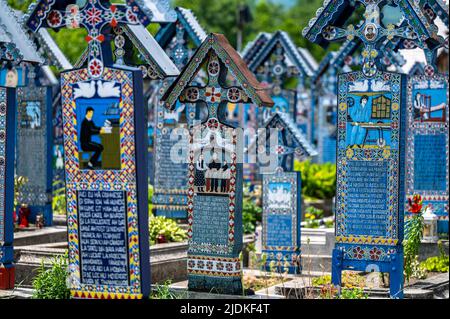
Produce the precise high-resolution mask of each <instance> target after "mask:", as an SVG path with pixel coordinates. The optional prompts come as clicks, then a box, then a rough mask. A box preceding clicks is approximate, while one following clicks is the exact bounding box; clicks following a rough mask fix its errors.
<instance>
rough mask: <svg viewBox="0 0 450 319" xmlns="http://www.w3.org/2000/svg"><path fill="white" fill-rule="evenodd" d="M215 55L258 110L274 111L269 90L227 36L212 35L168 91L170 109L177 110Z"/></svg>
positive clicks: (167, 104) (166, 93)
mask: <svg viewBox="0 0 450 319" xmlns="http://www.w3.org/2000/svg"><path fill="white" fill-rule="evenodd" d="M211 50H212V51H213V52H214V53H215V54H216V55H217V56H218V57H219V59H220V60H221V62H222V63H224V65H225V66H226V67H227V69H228V71H229V72H231V74H232V75H233V77H234V78H235V81H236V83H237V85H240V86H241V87H242V89H243V90H244V91H245V93H246V94H247V96H248V97H249V98H250V99H251V103H253V104H256V105H258V106H266V107H272V106H273V105H274V102H273V101H272V99H271V98H270V96H269V95H268V92H267V88H266V87H265V86H263V85H262V84H261V83H259V81H258V80H257V79H256V77H255V75H254V74H253V73H252V72H251V71H250V70H249V68H248V67H247V65H246V64H245V62H244V60H242V58H241V56H240V55H239V53H238V52H237V51H236V50H235V49H234V48H233V47H232V46H231V45H230V43H229V42H228V40H227V39H226V38H225V36H224V35H222V34H218V33H211V34H210V35H209V36H208V37H207V38H206V40H205V41H203V43H202V45H201V46H200V47H199V48H198V49H197V51H196V52H195V54H194V55H193V56H192V58H191V59H190V61H189V63H188V64H187V65H186V67H185V68H184V69H183V71H182V72H181V74H180V75H179V76H178V78H177V79H176V80H175V81H174V82H173V83H172V84H171V86H170V87H169V88H168V89H167V91H166V92H165V94H164V96H163V97H162V101H164V102H165V107H166V108H167V109H170V110H173V108H174V107H175V103H176V102H177V101H178V99H179V97H180V96H181V95H182V93H183V91H184V89H185V88H186V87H187V86H188V85H189V84H190V83H191V81H192V80H193V79H194V78H195V76H196V75H197V74H198V73H199V72H200V69H201V66H202V65H203V64H204V63H206V61H207V59H208V53H209V52H210V51H211Z"/></svg>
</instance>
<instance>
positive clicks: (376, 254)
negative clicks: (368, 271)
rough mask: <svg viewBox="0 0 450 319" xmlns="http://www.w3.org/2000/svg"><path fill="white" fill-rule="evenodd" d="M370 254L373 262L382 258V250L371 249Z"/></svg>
mask: <svg viewBox="0 0 450 319" xmlns="http://www.w3.org/2000/svg"><path fill="white" fill-rule="evenodd" d="M369 254H370V259H372V260H379V259H380V257H381V250H379V249H378V248H376V247H374V248H373V249H371V250H370V251H369Z"/></svg>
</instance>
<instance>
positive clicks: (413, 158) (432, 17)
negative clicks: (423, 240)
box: [399, 1, 449, 233]
mask: <svg viewBox="0 0 450 319" xmlns="http://www.w3.org/2000/svg"><path fill="white" fill-rule="evenodd" d="M420 5H421V8H422V10H423V13H424V16H425V17H426V18H427V20H428V21H429V23H431V24H434V25H435V26H436V28H437V24H438V23H436V19H437V18H440V20H441V21H442V22H443V23H444V25H448V4H445V3H443V2H442V1H420ZM439 31H440V30H439ZM440 40H441V41H440V46H439V47H444V48H442V49H443V50H445V47H446V49H447V50H448V35H447V39H446V40H444V39H443V38H441V39H440ZM399 47H401V48H404V49H415V48H417V47H419V48H420V49H422V50H423V51H424V53H425V57H426V60H427V64H426V65H425V66H423V67H421V65H420V64H418V63H416V64H415V65H414V66H413V68H412V69H411V70H410V76H409V80H408V104H407V111H408V118H407V122H408V139H407V145H408V147H409V149H410V151H409V152H408V157H407V164H406V171H407V179H406V202H408V200H409V199H410V198H411V197H412V196H413V195H414V194H420V195H421V196H422V198H423V205H424V206H431V207H432V210H433V213H435V214H436V215H437V216H438V217H439V221H438V232H439V233H448V212H449V208H448V207H449V206H448V205H449V204H448V200H449V135H448V130H449V106H448V98H449V93H448V89H449V88H448V74H439V73H438V72H437V71H438V68H437V63H436V62H437V55H438V48H439V47H436V48H434V49H433V48H430V47H429V46H424V45H423V44H421V43H420V42H409V43H401V44H399ZM416 71H417V72H416ZM407 214H408V213H407ZM407 217H409V214H408V215H407Z"/></svg>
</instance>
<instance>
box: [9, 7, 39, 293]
mask: <svg viewBox="0 0 450 319" xmlns="http://www.w3.org/2000/svg"><path fill="white" fill-rule="evenodd" d="M0 6H1V10H0V21H1V24H0V33H1V34H2V37H1V40H0V49H1V50H0V52H1V55H0V60H1V62H2V63H3V62H8V64H9V65H10V66H11V67H10V68H9V69H5V70H4V71H5V83H2V85H1V86H0V119H1V120H0V193H1V196H0V289H12V288H14V264H13V262H14V260H13V259H14V257H13V238H14V234H13V232H14V221H13V214H12V213H11V212H13V211H14V151H15V147H16V144H15V143H16V139H15V133H16V121H17V118H16V114H17V91H16V87H17V85H18V84H19V82H20V80H21V79H20V77H21V76H22V75H23V74H22V73H19V72H18V71H17V70H18V69H21V70H23V69H24V68H25V65H26V64H29V65H32V64H39V63H42V62H43V61H42V59H41V58H40V57H39V56H38V55H37V54H36V52H35V48H34V47H33V44H32V43H31V41H29V39H28V38H27V35H26V33H25V32H24V30H23V29H22V27H21V26H20V25H19V23H18V22H17V20H16V16H15V14H14V13H13V12H12V10H11V9H10V8H9V7H8V5H7V4H6V3H4V2H3V1H2V2H0ZM21 63H22V67H21V66H20V64H21ZM16 66H17V67H16Z"/></svg>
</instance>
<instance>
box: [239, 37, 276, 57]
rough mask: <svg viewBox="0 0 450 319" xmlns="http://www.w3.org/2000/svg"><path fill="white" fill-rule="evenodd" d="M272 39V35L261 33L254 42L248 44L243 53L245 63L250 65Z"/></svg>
mask: <svg viewBox="0 0 450 319" xmlns="http://www.w3.org/2000/svg"><path fill="white" fill-rule="evenodd" d="M271 37H272V33H268V32H260V33H258V35H257V36H256V37H255V39H254V40H253V41H250V42H248V43H247V45H246V46H245V48H244V50H242V52H241V57H242V59H243V60H244V61H245V63H247V64H250V63H251V62H252V60H253V59H254V58H255V56H256V55H257V54H258V53H259V51H260V50H261V48H263V47H264V45H265V44H266V43H267V42H268V41H269V40H270V38H271Z"/></svg>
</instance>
